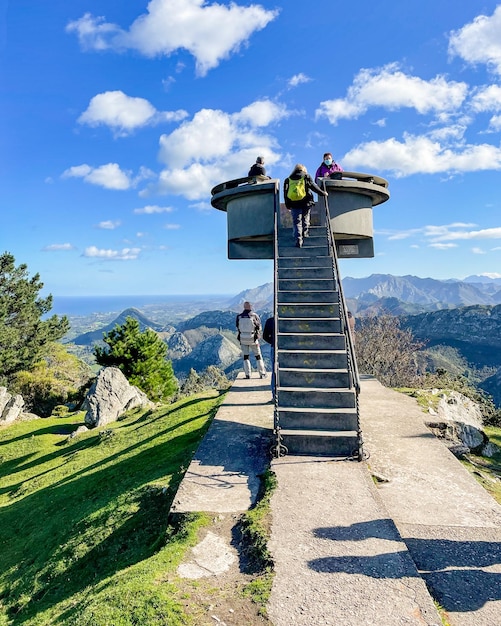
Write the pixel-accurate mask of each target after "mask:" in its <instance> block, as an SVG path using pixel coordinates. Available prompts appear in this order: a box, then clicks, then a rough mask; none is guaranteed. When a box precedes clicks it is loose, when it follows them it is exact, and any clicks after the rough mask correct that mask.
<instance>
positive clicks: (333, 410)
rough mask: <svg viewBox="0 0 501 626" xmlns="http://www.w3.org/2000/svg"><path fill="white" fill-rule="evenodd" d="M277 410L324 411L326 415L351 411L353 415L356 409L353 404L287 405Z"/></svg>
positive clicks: (292, 411)
mask: <svg viewBox="0 0 501 626" xmlns="http://www.w3.org/2000/svg"><path fill="white" fill-rule="evenodd" d="M278 410H279V411H282V412H287V413H314V414H316V413H325V414H327V415H333V416H334V415H341V416H342V415H344V414H346V413H351V414H353V415H356V414H357V409H356V407H354V406H350V407H330V406H326V407H314V406H307V407H300V406H287V407H285V406H284V407H281V406H279V407H278Z"/></svg>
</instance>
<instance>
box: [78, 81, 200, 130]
mask: <svg viewBox="0 0 501 626" xmlns="http://www.w3.org/2000/svg"><path fill="white" fill-rule="evenodd" d="M187 115H188V113H187V112H186V111H183V110H178V111H163V112H160V111H157V110H156V109H155V107H154V106H153V105H152V104H150V103H149V102H148V100H145V99H144V98H133V97H131V96H127V95H126V94H125V93H123V91H105V92H104V93H100V94H98V95H97V96H94V97H93V98H92V99H91V101H90V103H89V106H88V107H87V109H86V110H85V111H84V112H83V113H82V115H80V117H79V118H78V122H79V123H80V124H88V125H89V126H99V125H105V126H109V127H110V128H111V129H113V131H114V132H115V135H117V136H122V137H123V136H125V135H128V134H129V133H131V132H132V131H134V130H135V129H136V128H140V127H142V126H147V125H151V124H158V123H160V122H170V121H174V122H178V121H180V120H182V119H184V118H185V117H187Z"/></svg>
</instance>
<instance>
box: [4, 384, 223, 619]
mask: <svg viewBox="0 0 501 626" xmlns="http://www.w3.org/2000/svg"><path fill="white" fill-rule="evenodd" d="M221 399H222V398H221V397H216V396H215V395H214V394H206V395H203V396H197V397H192V398H189V399H188V400H182V401H180V402H178V403H176V404H173V405H168V406H163V407H161V408H159V409H157V410H155V411H152V412H148V413H144V412H135V413H131V414H129V415H128V416H126V417H125V418H123V419H122V420H121V421H119V422H116V423H113V424H111V425H108V426H107V427H106V428H105V429H96V430H92V431H89V432H87V433H85V434H82V435H79V436H77V437H75V438H74V439H68V435H69V434H70V433H71V432H73V431H74V430H75V429H76V428H77V427H78V426H79V425H81V424H82V417H83V414H82V413H80V414H74V415H72V416H70V417H65V418H49V419H43V420H36V421H30V422H23V423H18V424H13V425H11V426H9V427H8V428H2V429H0V462H1V465H0V528H1V532H0V626H5V625H7V624H9V625H13V626H14V625H20V624H23V625H26V626H35V625H36V626H44V625H49V624H50V625H51V626H56V625H57V624H65V625H69V626H72V625H75V626H76V625H78V626H87V625H88V626H91V625H92V626H104V625H106V626H129V625H139V624H140V625H141V626H156V625H160V624H162V625H163V624H166V623H168V624H169V625H170V626H176V625H177V624H187V623H189V620H188V618H187V617H186V616H185V615H184V614H183V612H182V610H181V605H180V603H179V602H178V601H177V599H176V595H175V589H174V588H173V587H172V586H171V585H170V584H169V582H168V581H167V579H168V576H169V573H171V572H173V571H175V568H176V566H177V564H178V563H179V561H180V560H181V558H182V556H183V553H184V550H185V549H186V546H187V545H192V544H193V543H194V542H195V540H196V530H197V528H198V527H199V526H200V524H203V523H205V522H206V520H204V518H203V517H201V516H197V515H192V516H185V517H184V518H182V520H181V525H180V527H178V528H173V527H172V526H170V525H169V521H168V513H169V509H170V506H171V503H172V499H173V497H174V494H175V492H176V490H177V486H178V484H179V482H180V480H181V478H182V475H183V473H184V471H185V470H186V467H187V466H188V464H189V462H190V460H191V457H192V455H193V453H194V451H195V450H196V448H197V446H198V443H199V441H200V439H201V437H202V436H203V434H204V433H205V431H206V429H207V427H208V425H209V423H210V420H211V418H212V416H213V415H214V413H215V411H216V410H217V406H218V405H219V403H220V401H221Z"/></svg>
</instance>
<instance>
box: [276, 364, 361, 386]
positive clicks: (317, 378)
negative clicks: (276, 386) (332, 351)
mask: <svg viewBox="0 0 501 626" xmlns="http://www.w3.org/2000/svg"><path fill="white" fill-rule="evenodd" d="M279 381H280V387H304V388H306V387H313V388H315V389H319V388H322V389H336V388H341V389H346V388H348V387H349V386H350V375H349V373H348V370H347V369H346V368H344V369H343V368H337V369H334V368H331V369H313V368H311V367H280V369H279Z"/></svg>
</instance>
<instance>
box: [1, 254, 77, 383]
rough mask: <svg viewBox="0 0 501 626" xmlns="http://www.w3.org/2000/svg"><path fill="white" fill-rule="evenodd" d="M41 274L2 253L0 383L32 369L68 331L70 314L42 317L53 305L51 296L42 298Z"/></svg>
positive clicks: (11, 256)
mask: <svg viewBox="0 0 501 626" xmlns="http://www.w3.org/2000/svg"><path fill="white" fill-rule="evenodd" d="M42 287H43V283H42V282H40V275H39V274H35V275H34V276H32V277H31V278H29V276H28V268H27V265H25V264H21V265H19V266H18V267H16V265H15V258H14V257H13V255H12V254H10V253H8V252H4V253H3V254H2V255H0V384H2V385H8V384H9V382H10V380H11V379H12V376H13V375H14V374H15V373H16V372H19V371H21V370H29V369H31V368H32V366H33V365H34V364H35V363H36V362H38V361H39V360H40V359H41V358H42V357H43V356H45V353H46V351H47V348H48V346H49V345H50V344H51V342H53V341H57V340H58V339H61V337H63V336H64V335H65V334H66V333H67V332H68V330H69V322H68V318H67V317H58V316H57V315H53V316H52V317H50V318H48V319H42V317H43V316H45V315H46V314H47V313H48V312H49V311H50V310H51V308H52V296H51V295H49V296H47V297H46V298H40V297H39V292H40V290H41V289H42Z"/></svg>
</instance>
